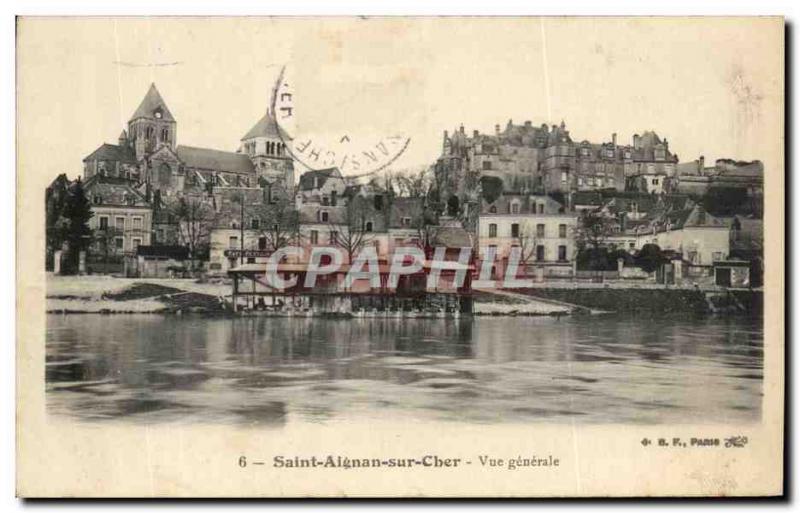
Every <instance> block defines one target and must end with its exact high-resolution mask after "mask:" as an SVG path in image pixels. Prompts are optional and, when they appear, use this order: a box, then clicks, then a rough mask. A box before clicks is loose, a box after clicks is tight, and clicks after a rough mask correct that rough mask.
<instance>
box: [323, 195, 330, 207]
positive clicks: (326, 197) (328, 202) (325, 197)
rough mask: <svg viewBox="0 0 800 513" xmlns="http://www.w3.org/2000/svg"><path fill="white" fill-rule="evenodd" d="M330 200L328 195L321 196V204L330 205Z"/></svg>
mask: <svg viewBox="0 0 800 513" xmlns="http://www.w3.org/2000/svg"><path fill="white" fill-rule="evenodd" d="M330 202H331V200H330V198H328V196H322V204H323V205H325V206H328V205H330Z"/></svg>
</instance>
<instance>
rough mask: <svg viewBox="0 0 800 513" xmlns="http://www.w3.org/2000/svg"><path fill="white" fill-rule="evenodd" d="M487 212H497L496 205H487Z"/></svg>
mask: <svg viewBox="0 0 800 513" xmlns="http://www.w3.org/2000/svg"><path fill="white" fill-rule="evenodd" d="M489 213H490V214H496V213H497V207H496V206H494V205H492V206H491V207H489Z"/></svg>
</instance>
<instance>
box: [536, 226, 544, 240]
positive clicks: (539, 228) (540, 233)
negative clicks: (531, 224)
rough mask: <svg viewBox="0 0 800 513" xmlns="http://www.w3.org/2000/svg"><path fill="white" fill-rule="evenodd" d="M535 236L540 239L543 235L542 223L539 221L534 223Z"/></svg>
mask: <svg viewBox="0 0 800 513" xmlns="http://www.w3.org/2000/svg"><path fill="white" fill-rule="evenodd" d="M536 236H537V237H539V238H540V239H541V238H543V237H544V225H543V224H541V223H539V224H537V225H536Z"/></svg>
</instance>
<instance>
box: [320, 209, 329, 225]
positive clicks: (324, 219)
mask: <svg viewBox="0 0 800 513" xmlns="http://www.w3.org/2000/svg"><path fill="white" fill-rule="evenodd" d="M319 220H320V221H321V222H323V223H327V222H328V211H327V210H320V211H319Z"/></svg>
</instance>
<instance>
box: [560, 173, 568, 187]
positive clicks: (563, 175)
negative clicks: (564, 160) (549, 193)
mask: <svg viewBox="0 0 800 513" xmlns="http://www.w3.org/2000/svg"><path fill="white" fill-rule="evenodd" d="M568 180H569V172H568V171H562V172H561V183H563V184H566V183H567V181H568Z"/></svg>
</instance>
